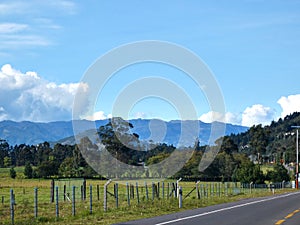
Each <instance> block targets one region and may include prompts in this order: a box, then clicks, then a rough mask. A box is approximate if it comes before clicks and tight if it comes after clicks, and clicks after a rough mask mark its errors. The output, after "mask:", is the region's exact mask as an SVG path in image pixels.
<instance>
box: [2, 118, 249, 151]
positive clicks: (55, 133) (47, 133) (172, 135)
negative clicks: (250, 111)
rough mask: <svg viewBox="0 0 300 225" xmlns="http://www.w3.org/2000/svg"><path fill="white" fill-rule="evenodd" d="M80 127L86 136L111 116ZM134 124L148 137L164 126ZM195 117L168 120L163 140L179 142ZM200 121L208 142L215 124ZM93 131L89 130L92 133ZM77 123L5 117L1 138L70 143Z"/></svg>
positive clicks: (235, 129) (230, 129)
mask: <svg viewBox="0 0 300 225" xmlns="http://www.w3.org/2000/svg"><path fill="white" fill-rule="evenodd" d="M75 122H76V123H78V124H79V125H78V126H77V127H80V129H81V130H80V132H82V136H85V135H86V133H85V132H87V133H88V132H89V130H90V129H92V128H94V127H95V126H96V127H97V128H99V127H100V126H102V125H105V124H107V122H108V120H98V121H96V122H93V121H88V120H77V121H75ZM130 122H131V123H132V124H133V126H134V129H133V132H135V133H137V134H139V136H140V139H142V140H143V139H147V138H148V137H149V136H150V129H149V125H150V124H151V125H152V126H153V124H154V126H155V125H156V126H158V127H157V128H155V129H160V128H161V127H159V126H160V125H161V123H155V121H154V120H146V119H135V120H130ZM189 122H191V121H179V120H173V121H169V122H165V126H166V135H165V138H164V140H163V142H165V143H167V144H174V145H176V143H177V141H178V137H179V136H180V129H181V123H183V124H185V125H186V126H188V125H189ZM199 123H200V124H199V125H200V134H199V140H200V141H201V143H202V144H207V142H208V140H209V135H210V129H211V124H209V123H203V122H199ZM247 129H248V127H243V126H238V125H232V124H226V133H225V135H230V134H238V133H241V132H244V131H246V130H247ZM90 135H91V134H89V136H90ZM73 136H74V134H73V126H72V121H57V122H49V123H34V122H28V121H23V122H14V121H2V122H0V139H4V140H7V141H8V143H9V144H10V145H16V144H28V145H35V144H39V143H42V142H44V141H47V142H51V143H56V142H60V143H68V144H74V143H75V139H74V137H73Z"/></svg>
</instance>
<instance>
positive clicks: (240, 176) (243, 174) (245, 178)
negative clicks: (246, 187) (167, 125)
mask: <svg viewBox="0 0 300 225" xmlns="http://www.w3.org/2000/svg"><path fill="white" fill-rule="evenodd" d="M235 178H236V179H237V180H238V181H240V182H241V183H248V184H249V183H251V182H253V183H254V184H262V183H264V182H265V177H264V174H263V172H262V171H261V170H260V166H259V165H255V164H254V163H252V162H251V161H250V160H248V161H243V162H242V164H241V165H239V167H238V168H237V169H236V171H235Z"/></svg>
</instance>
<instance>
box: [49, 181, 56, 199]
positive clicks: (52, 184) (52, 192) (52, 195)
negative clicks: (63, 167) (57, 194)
mask: <svg viewBox="0 0 300 225" xmlns="http://www.w3.org/2000/svg"><path fill="white" fill-rule="evenodd" d="M54 185H55V182H54V179H52V180H51V189H50V202H51V203H53V202H54Z"/></svg>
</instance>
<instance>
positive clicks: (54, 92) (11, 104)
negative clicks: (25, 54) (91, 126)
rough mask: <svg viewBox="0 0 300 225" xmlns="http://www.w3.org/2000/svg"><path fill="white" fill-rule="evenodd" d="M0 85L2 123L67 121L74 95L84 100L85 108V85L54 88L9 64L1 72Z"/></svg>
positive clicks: (43, 80)
mask: <svg viewBox="0 0 300 225" xmlns="http://www.w3.org/2000/svg"><path fill="white" fill-rule="evenodd" d="M0 84H1V86H0V119H2V120H3V119H10V120H16V121H21V120H30V121H53V120H69V119H71V111H72V106H73V100H74V96H75V95H76V93H79V95H80V96H81V98H82V99H85V101H83V104H84V103H85V104H88V101H87V96H88V87H87V85H86V84H84V83H69V84H56V83H53V82H49V81H47V80H45V79H43V78H41V77H40V76H39V75H38V74H37V73H36V72H30V71H29V72H26V73H22V72H20V71H18V70H16V69H14V68H12V66H11V65H9V64H6V65H4V66H2V68H1V71H0ZM83 107H84V105H83Z"/></svg>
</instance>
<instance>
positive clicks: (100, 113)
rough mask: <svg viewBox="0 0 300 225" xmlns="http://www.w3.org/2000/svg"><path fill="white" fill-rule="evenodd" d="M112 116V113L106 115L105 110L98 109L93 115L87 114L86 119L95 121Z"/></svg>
mask: <svg viewBox="0 0 300 225" xmlns="http://www.w3.org/2000/svg"><path fill="white" fill-rule="evenodd" d="M111 117H112V115H111V114H108V115H106V114H105V113H104V112H103V111H98V112H94V114H93V115H91V116H86V117H85V118H84V119H87V120H92V121H95V120H105V119H108V118H111Z"/></svg>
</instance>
